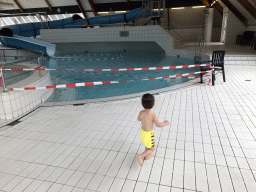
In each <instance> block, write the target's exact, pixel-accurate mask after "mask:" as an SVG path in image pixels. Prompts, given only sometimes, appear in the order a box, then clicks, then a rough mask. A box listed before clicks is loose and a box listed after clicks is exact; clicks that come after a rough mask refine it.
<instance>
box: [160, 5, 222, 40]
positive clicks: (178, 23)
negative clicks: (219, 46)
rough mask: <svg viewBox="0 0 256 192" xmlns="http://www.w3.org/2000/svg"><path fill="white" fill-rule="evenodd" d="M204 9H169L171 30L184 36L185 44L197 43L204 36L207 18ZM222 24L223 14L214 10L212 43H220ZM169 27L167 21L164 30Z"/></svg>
mask: <svg viewBox="0 0 256 192" xmlns="http://www.w3.org/2000/svg"><path fill="white" fill-rule="evenodd" d="M204 9H205V8H198V9H194V8H192V7H185V9H169V13H170V28H171V29H172V30H173V31H175V32H177V33H179V34H180V35H182V36H183V41H184V42H196V41H197V40H198V37H199V36H202V35H204V32H205V19H206V16H205V14H204V13H203V10H204ZM166 15H167V14H166ZM221 22H222V16H221V14H220V13H219V12H218V11H217V10H216V9H214V15H213V33H212V42H219V41H220V34H221V24H222V23H221ZM167 27H168V25H167V21H165V25H164V28H167Z"/></svg>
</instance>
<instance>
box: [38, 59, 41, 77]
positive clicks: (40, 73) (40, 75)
mask: <svg viewBox="0 0 256 192" xmlns="http://www.w3.org/2000/svg"><path fill="white" fill-rule="evenodd" d="M37 60H38V68H40V57H38V58H37ZM41 75H42V74H41V71H39V76H41Z"/></svg>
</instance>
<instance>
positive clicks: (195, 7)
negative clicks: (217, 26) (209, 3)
mask: <svg viewBox="0 0 256 192" xmlns="http://www.w3.org/2000/svg"><path fill="white" fill-rule="evenodd" d="M192 8H193V9H197V8H205V6H204V5H203V6H194V7H192Z"/></svg>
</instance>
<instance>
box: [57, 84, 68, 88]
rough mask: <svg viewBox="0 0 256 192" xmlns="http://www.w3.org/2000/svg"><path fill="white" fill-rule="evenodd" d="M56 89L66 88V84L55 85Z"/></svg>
mask: <svg viewBox="0 0 256 192" xmlns="http://www.w3.org/2000/svg"><path fill="white" fill-rule="evenodd" d="M56 88H66V84H65V85H56Z"/></svg>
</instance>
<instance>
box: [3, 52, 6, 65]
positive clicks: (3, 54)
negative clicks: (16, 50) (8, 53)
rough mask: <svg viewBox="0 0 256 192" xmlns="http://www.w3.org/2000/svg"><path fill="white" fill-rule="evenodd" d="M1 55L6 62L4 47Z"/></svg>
mask: <svg viewBox="0 0 256 192" xmlns="http://www.w3.org/2000/svg"><path fill="white" fill-rule="evenodd" d="M3 56H4V62H6V59H5V52H4V49H3Z"/></svg>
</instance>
